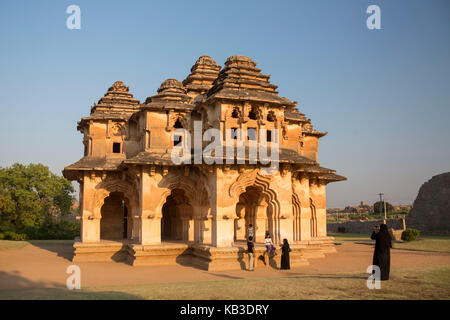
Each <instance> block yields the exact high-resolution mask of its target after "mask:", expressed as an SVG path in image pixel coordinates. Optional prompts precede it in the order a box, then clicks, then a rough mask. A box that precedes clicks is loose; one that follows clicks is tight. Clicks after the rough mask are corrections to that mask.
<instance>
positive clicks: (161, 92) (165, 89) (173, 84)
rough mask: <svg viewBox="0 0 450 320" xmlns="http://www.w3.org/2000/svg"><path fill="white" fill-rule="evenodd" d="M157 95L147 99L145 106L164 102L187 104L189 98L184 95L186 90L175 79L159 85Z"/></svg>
mask: <svg viewBox="0 0 450 320" xmlns="http://www.w3.org/2000/svg"><path fill="white" fill-rule="evenodd" d="M157 92H158V94H155V95H154V96H151V97H148V98H147V99H146V100H145V103H146V104H155V105H156V104H160V103H164V102H181V103H188V102H189V101H190V100H191V98H190V97H189V96H188V95H187V94H186V88H185V87H184V86H183V84H182V83H181V82H180V81H178V80H177V79H173V78H170V79H167V80H165V81H163V82H162V83H161V85H160V86H159V88H158V90H157Z"/></svg>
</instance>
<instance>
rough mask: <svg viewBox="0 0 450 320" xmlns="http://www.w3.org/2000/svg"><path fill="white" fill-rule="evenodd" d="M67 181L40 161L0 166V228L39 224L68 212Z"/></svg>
mask: <svg viewBox="0 0 450 320" xmlns="http://www.w3.org/2000/svg"><path fill="white" fill-rule="evenodd" d="M73 192H74V189H73V187H72V184H71V183H70V181H68V180H67V179H65V178H64V177H60V176H57V175H55V174H54V173H52V172H50V170H49V168H48V167H47V166H45V165H43V164H29V165H27V166H25V165H22V164H19V163H15V164H13V165H12V166H11V167H7V168H1V167H0V232H1V231H14V232H23V231H24V230H25V229H26V228H27V227H31V228H39V227H40V226H41V225H42V224H43V223H44V221H45V220H46V219H49V218H51V217H55V216H58V215H64V214H67V213H69V212H70V209H71V207H72V202H73V200H74V199H73V196H72V193H73Z"/></svg>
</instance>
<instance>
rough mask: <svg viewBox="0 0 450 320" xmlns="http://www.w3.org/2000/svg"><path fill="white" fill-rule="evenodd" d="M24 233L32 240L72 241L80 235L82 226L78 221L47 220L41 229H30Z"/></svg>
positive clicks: (26, 229)
mask: <svg viewBox="0 0 450 320" xmlns="http://www.w3.org/2000/svg"><path fill="white" fill-rule="evenodd" d="M24 231H25V233H26V234H27V236H28V239H32V240H72V239H74V238H75V237H76V236H79V235H80V224H79V222H77V221H64V220H60V221H54V220H52V219H47V220H45V221H44V223H43V224H42V226H41V227H40V228H36V227H28V228H25V230H24Z"/></svg>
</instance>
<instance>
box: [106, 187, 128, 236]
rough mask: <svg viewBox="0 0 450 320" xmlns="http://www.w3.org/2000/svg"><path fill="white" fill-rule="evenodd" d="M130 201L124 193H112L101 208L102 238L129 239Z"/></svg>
mask: <svg viewBox="0 0 450 320" xmlns="http://www.w3.org/2000/svg"><path fill="white" fill-rule="evenodd" d="M127 205H128V200H127V199H126V198H125V197H124V194H123V193H122V192H111V193H110V194H109V196H108V197H107V198H105V201H104V203H103V206H102V208H101V216H102V218H101V221H100V238H101V239H105V240H121V239H124V238H125V239H126V238H128V229H129V228H128V207H127Z"/></svg>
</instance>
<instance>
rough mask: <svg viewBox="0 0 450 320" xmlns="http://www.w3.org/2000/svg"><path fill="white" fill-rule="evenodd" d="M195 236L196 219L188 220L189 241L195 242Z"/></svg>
mask: <svg viewBox="0 0 450 320" xmlns="http://www.w3.org/2000/svg"><path fill="white" fill-rule="evenodd" d="M194 236H195V227H194V219H189V220H188V239H187V240H188V241H189V242H193V241H194Z"/></svg>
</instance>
